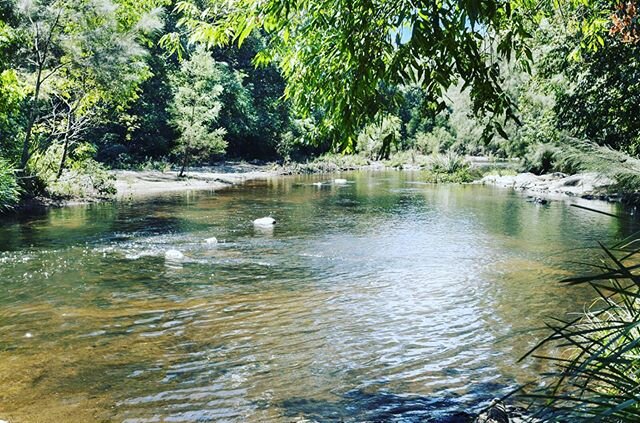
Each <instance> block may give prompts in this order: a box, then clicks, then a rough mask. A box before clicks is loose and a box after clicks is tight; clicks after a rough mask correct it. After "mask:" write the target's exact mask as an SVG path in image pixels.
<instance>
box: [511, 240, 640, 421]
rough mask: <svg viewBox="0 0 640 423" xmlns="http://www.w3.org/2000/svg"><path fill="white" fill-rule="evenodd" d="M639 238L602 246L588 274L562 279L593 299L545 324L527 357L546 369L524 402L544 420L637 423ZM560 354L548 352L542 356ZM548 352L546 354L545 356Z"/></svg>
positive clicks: (639, 415) (639, 411) (639, 403)
mask: <svg viewBox="0 0 640 423" xmlns="http://www.w3.org/2000/svg"><path fill="white" fill-rule="evenodd" d="M636 237H637V235H634V236H631V237H630V238H628V239H625V240H623V241H621V242H620V243H618V244H617V245H615V246H614V247H612V248H607V247H604V246H603V247H602V251H603V257H602V260H601V263H600V264H594V266H593V267H594V273H593V274H591V275H588V276H583V277H574V278H569V279H566V280H564V281H563V282H564V283H565V284H568V285H583V284H586V285H589V286H591V288H593V290H594V291H595V293H596V294H597V299H596V300H595V301H594V302H593V303H592V304H591V305H590V306H589V307H588V309H587V310H586V311H585V312H584V313H581V314H578V315H575V316H569V317H568V318H567V319H557V320H555V321H553V322H551V323H549V324H548V328H549V329H550V333H551V334H550V335H549V336H548V337H547V338H545V339H544V340H543V341H542V342H541V343H540V344H539V345H538V346H537V347H536V348H535V349H534V350H532V351H531V352H530V353H529V354H533V355H534V356H536V357H537V358H539V359H542V360H545V361H548V362H551V363H552V364H553V366H552V369H553V370H552V371H551V372H549V373H547V374H545V375H544V377H543V378H542V379H541V380H540V381H538V382H537V385H538V387H531V388H529V389H528V390H527V391H526V392H525V394H524V395H523V398H528V399H529V400H531V401H532V403H533V405H534V407H533V408H532V409H534V410H537V411H536V414H538V415H539V416H540V417H542V418H544V419H545V420H550V421H612V422H635V421H638V419H639V418H640V400H639V398H638V394H637V391H638V387H639V386H640V379H639V377H638V365H639V363H638V357H639V356H640V346H639V343H640V332H639V327H640V318H639V316H640V303H639V302H638V297H639V294H640V278H639V276H638V274H637V269H638V249H637V243H638V239H637V238H636ZM554 350H555V351H558V353H556V354H549V353H548V351H554ZM545 351H546V352H545Z"/></svg>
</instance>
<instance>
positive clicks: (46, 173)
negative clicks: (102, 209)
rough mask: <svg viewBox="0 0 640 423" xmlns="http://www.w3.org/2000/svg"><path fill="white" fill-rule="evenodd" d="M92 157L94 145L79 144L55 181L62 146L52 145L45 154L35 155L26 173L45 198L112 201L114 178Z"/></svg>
mask: <svg viewBox="0 0 640 423" xmlns="http://www.w3.org/2000/svg"><path fill="white" fill-rule="evenodd" d="M94 153H95V148H94V147H93V145H91V144H88V143H84V144H79V145H78V146H77V147H76V148H75V149H74V151H73V152H72V153H71V154H70V155H69V157H68V160H67V168H66V170H65V171H64V172H63V173H62V175H61V177H60V178H57V173H58V166H59V165H60V160H61V158H62V146H61V145H59V144H54V145H51V146H50V147H49V148H47V149H46V150H44V151H40V152H35V153H34V154H33V155H32V157H31V159H30V160H29V164H28V169H29V172H30V173H31V174H32V175H34V177H35V179H36V180H37V181H38V184H39V185H41V186H43V187H44V191H45V192H44V194H46V195H48V196H52V197H63V198H89V197H101V198H104V197H111V196H113V195H115V193H116V188H115V185H114V184H113V180H114V179H115V178H114V177H113V176H112V175H111V174H110V173H109V172H108V171H107V170H106V168H105V167H104V166H103V165H102V164H100V163H98V162H96V161H95V160H94V159H93V158H92V156H93V154H94Z"/></svg>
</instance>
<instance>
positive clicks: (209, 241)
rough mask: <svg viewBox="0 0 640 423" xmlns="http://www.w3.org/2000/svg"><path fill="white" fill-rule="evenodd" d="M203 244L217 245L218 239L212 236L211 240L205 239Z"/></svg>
mask: <svg viewBox="0 0 640 423" xmlns="http://www.w3.org/2000/svg"><path fill="white" fill-rule="evenodd" d="M204 242H205V243H206V244H209V245H215V244H217V243H218V238H216V237H215V236H212V237H211V238H207V239H205V240H204Z"/></svg>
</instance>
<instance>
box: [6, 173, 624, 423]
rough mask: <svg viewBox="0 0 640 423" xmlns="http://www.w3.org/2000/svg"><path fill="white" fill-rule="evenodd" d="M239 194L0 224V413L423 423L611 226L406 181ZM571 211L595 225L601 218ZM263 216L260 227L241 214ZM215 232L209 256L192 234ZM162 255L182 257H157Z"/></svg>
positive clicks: (493, 392)
mask: <svg viewBox="0 0 640 423" xmlns="http://www.w3.org/2000/svg"><path fill="white" fill-rule="evenodd" d="M334 177H335V176H331V177H327V176H324V177H323V176H317V175H316V176H305V177H282V178H274V179H271V180H269V181H255V182H250V183H248V184H246V185H243V186H238V187H234V188H231V189H228V190H225V191H221V192H217V193H209V192H201V193H180V194H174V195H167V196H163V197H157V198H149V199H145V200H137V201H121V202H116V203H107V204H95V205H89V206H77V207H67V208H62V209H55V210H49V211H48V212H46V213H44V214H41V215H38V216H30V217H29V216H25V217H17V218H13V219H10V220H9V219H5V220H4V221H1V226H0V419H4V420H10V421H12V422H94V421H124V422H160V421H166V422H208V421H232V422H270V421H273V422H289V421H304V419H307V420H308V421H321V422H324V421H341V420H343V421H354V422H361V421H398V422H413V421H425V420H426V421H431V419H439V418H444V417H446V416H450V415H452V414H453V413H455V412H458V411H461V410H464V411H477V410H478V409H479V408H481V407H482V406H483V405H485V404H486V403H487V401H489V400H491V399H492V398H494V397H496V396H499V395H501V394H504V393H506V392H508V391H509V390H510V389H512V388H513V387H514V386H516V385H517V384H519V383H524V382H527V381H529V380H531V378H532V377H533V376H534V375H535V374H536V372H539V371H541V370H543V369H544V368H543V366H542V365H541V364H540V363H537V362H535V361H532V360H525V361H524V362H522V363H517V360H518V358H520V357H521V356H522V355H523V354H524V353H525V352H526V351H527V350H528V349H529V348H530V347H531V346H532V345H534V344H535V342H536V341H537V340H538V339H539V338H540V336H541V335H542V334H541V333H540V332H536V331H533V330H532V329H534V328H537V327H540V326H541V324H542V322H543V319H544V318H546V317H547V316H564V315H565V314H566V313H567V312H572V311H577V310H580V309H581V308H582V307H583V306H584V304H585V303H586V302H588V301H589V300H590V299H591V297H592V294H591V292H589V291H588V290H586V289H579V288H570V287H565V286H561V285H559V284H558V283H557V282H556V281H557V280H559V279H561V278H562V277H565V276H568V275H571V274H573V273H575V272H577V271H580V269H581V268H580V265H577V264H572V263H570V262H572V261H581V260H586V261H589V260H593V258H594V257H595V255H596V253H594V251H593V250H589V249H587V248H588V247H594V246H595V245H596V242H597V241H598V240H600V241H604V242H605V243H606V242H612V241H613V240H615V239H619V238H621V237H622V236H624V235H626V233H627V232H628V231H629V230H630V229H629V228H625V227H623V226H621V223H620V222H619V221H617V220H616V219H612V218H610V217H608V216H604V215H600V214H596V213H591V212H587V211H584V210H580V209H577V208H574V207H570V206H569V203H568V202H562V201H554V202H551V203H550V204H548V205H536V204H533V203H530V202H527V201H525V199H524V197H523V196H522V195H520V194H517V193H514V192H511V191H509V190H504V189H499V188H491V187H484V186H470V185H430V184H424V183H422V182H421V181H420V174H419V173H400V172H396V173H352V174H343V175H341V176H340V177H341V178H346V179H347V180H348V183H347V184H343V185H340V184H334V183H325V184H324V185H323V186H320V187H319V186H316V185H313V184H312V183H313V182H320V181H331V180H332V178H334ZM591 206H593V207H598V208H601V209H602V210H605V211H609V212H614V211H615V208H614V206H612V205H608V204H604V203H602V204H601V203H591ZM269 215H270V216H273V217H274V218H276V219H277V221H278V223H277V225H276V226H275V228H274V230H273V231H264V230H256V229H254V227H253V225H252V223H251V222H252V220H253V219H255V218H258V217H263V216H269ZM210 237H217V239H218V240H219V243H218V244H217V245H212V244H207V243H205V239H207V238H210ZM170 249H176V250H179V251H181V252H182V253H183V254H184V255H185V258H184V260H182V261H180V262H175V261H168V260H165V252H166V251H167V250H170Z"/></svg>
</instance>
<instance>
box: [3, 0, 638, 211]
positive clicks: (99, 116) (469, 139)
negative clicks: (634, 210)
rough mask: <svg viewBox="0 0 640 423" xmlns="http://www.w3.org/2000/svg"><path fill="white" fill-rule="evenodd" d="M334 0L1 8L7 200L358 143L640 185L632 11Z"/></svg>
mask: <svg viewBox="0 0 640 423" xmlns="http://www.w3.org/2000/svg"><path fill="white" fill-rule="evenodd" d="M330 3H331V5H327V4H324V3H317V4H316V2H310V3H309V4H308V5H307V4H306V3H304V5H303V4H299V3H297V2H289V1H269V2H264V3H262V2H253V1H248V0H242V1H239V0H238V1H235V2H231V3H229V2H217V1H210V2H208V3H207V4H204V3H202V4H201V3H197V2H185V1H181V2H172V1H168V0H146V1H143V2H132V1H130V0H83V1H81V2H71V1H68V0H19V1H7V2H3V3H2V4H0V59H1V60H0V156H1V157H2V160H3V163H6V164H3V166H4V167H8V168H13V169H15V170H16V171H15V172H7V171H5V172H4V173H3V175H4V176H3V178H4V179H7V180H8V179H12V178H13V179H15V181H16V182H10V183H9V185H3V187H5V186H6V187H14V185H15V183H17V184H18V185H19V187H20V188H19V189H14V188H6V189H5V188H3V192H6V193H7V194H3V197H2V198H3V199H2V203H3V207H4V208H7V207H10V206H11V204H13V202H14V201H13V198H14V197H15V196H16V195H21V196H23V197H24V198H27V197H30V196H31V197H32V196H38V195H45V196H62V197H64V196H78V195H80V196H81V195H83V192H89V193H91V194H90V195H96V194H98V195H99V196H108V195H109V194H110V193H112V192H113V188H112V184H111V181H110V178H109V177H108V175H107V174H106V173H105V170H106V169H109V168H138V167H144V166H147V167H148V166H152V165H154V164H159V166H161V167H166V166H176V167H179V168H181V169H182V172H180V173H181V174H184V170H185V169H186V167H187V166H188V165H190V164H193V165H199V164H206V163H210V162H213V161H220V160H224V159H225V158H240V159H248V160H252V159H260V160H265V161H282V162H286V163H291V162H296V163H305V162H314V161H317V157H321V156H323V155H328V158H329V159H330V158H336V157H337V155H344V154H351V155H355V156H356V157H355V158H353V159H344V160H354V161H375V160H383V161H387V163H389V164H390V165H398V166H399V165H400V164H403V163H400V162H402V161H409V162H410V163H411V162H412V163H414V164H415V163H418V165H421V166H422V167H427V168H430V167H436V168H437V171H436V172H433V174H435V175H448V174H449V173H450V171H453V173H456V172H458V173H460V174H458V175H454V176H453V177H449V176H446V177H436V178H435V179H436V180H453V181H466V180H468V179H469V176H468V175H466V173H468V172H466V171H461V170H460V168H459V167H456V166H454V167H453V168H451V167H448V166H447V165H445V166H442V164H444V163H442V161H443V158H445V159H446V160H449V162H451V159H452V158H453V157H456V155H463V156H464V155H484V156H489V157H495V158H517V159H519V160H520V162H521V163H522V165H521V170H522V171H531V172H534V173H545V172H553V171H560V172H565V173H575V172H581V171H591V170H593V169H600V170H605V171H606V172H607V173H608V174H610V175H611V176H614V177H615V178H616V180H618V181H619V182H620V184H619V187H618V189H625V190H631V191H634V190H636V189H637V188H638V186H639V185H638V178H637V177H635V174H636V172H637V170H638V166H637V164H636V163H637V160H635V157H636V156H637V154H638V153H639V152H640V150H639V148H640V147H638V146H639V145H640V144H639V142H640V123H639V121H638V114H637V104H638V101H639V100H640V97H639V96H640V86H639V84H638V78H637V57H638V53H639V50H638V49H639V48H640V47H639V45H638V43H637V39H638V37H637V36H636V34H637V28H636V25H637V24H636V20H635V13H636V12H635V3H633V2H631V3H616V2H607V1H605V2H589V3H588V4H587V3H584V2H573V1H566V2H560V3H554V2H548V4H547V3H546V2H542V3H541V4H540V5H538V6H536V8H533V6H531V5H528V3H526V2H525V3H522V4H521V3H520V2H518V3H513V4H512V3H509V2H489V3H488V4H486V5H485V4H484V3H480V2H473V1H472V2H463V3H451V4H448V3H447V4H444V3H443V4H442V5H440V6H439V8H438V7H437V8H435V9H434V8H430V7H429V6H428V5H427V4H425V5H424V8H423V9H420V8H417V9H416V8H408V7H405V6H402V5H392V4H387V3H386V2H380V3H379V4H378V3H376V4H368V3H367V4H365V3H362V4H361V3H358V2H356V3H352V2H342V1H338V0H335V1H332V2H330ZM356 47H357V48H356ZM594 152H595V154H594ZM439 154H440V156H438V155H439ZM434 155H435V156H434ZM431 156H433V157H431ZM416 157H418V159H416ZM601 158H602V160H601ZM341 160H342V159H341ZM449 164H452V163H449ZM156 167H157V166H156ZM12 175H13V176H12Z"/></svg>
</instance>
